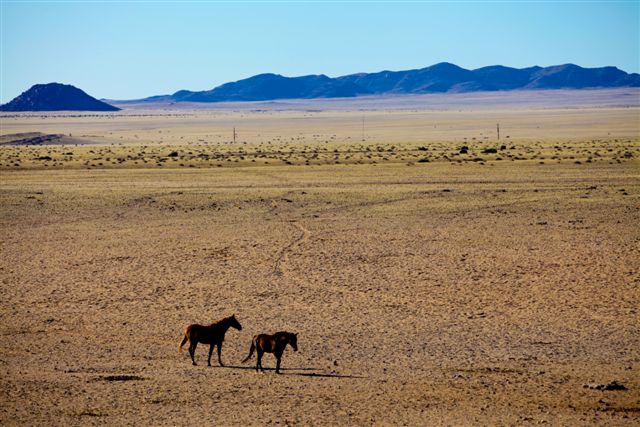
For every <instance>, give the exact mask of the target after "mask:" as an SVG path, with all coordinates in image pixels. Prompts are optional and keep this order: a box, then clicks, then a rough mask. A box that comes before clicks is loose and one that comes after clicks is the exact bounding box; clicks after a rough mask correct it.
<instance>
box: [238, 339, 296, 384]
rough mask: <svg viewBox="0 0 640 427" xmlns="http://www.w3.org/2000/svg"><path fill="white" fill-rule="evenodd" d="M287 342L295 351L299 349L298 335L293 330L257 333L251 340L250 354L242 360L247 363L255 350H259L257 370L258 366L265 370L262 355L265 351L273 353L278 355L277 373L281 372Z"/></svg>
mask: <svg viewBox="0 0 640 427" xmlns="http://www.w3.org/2000/svg"><path fill="white" fill-rule="evenodd" d="M287 344H289V345H290V346H291V348H293V351H298V335H297V334H294V333H291V332H284V331H282V332H276V333H275V334H273V335H268V334H260V335H255V336H254V337H253V340H252V341H251V348H250V349H249V355H248V356H247V357H246V359H244V360H243V361H242V363H245V362H246V361H247V360H249V359H251V356H253V351H254V350H256V351H257V352H258V362H257V363H256V372H258V368H260V371H262V372H264V369H263V368H262V355H263V354H264V353H273V355H274V356H275V357H276V361H277V362H276V374H279V373H280V359H281V358H282V353H284V350H285V348H286V347H287Z"/></svg>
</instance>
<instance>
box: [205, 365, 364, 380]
mask: <svg viewBox="0 0 640 427" xmlns="http://www.w3.org/2000/svg"><path fill="white" fill-rule="evenodd" d="M216 367H217V368H220V369H241V370H245V371H247V370H248V371H255V369H256V368H255V366H240V365H225V366H216ZM264 370H265V371H275V370H276V369H275V368H264ZM287 371H288V372H287ZM299 371H307V372H299ZM280 372H281V374H280V375H291V376H294V375H295V376H299V377H315V378H365V377H363V376H360V375H343V374H338V373H335V372H328V373H327V372H323V369H321V368H280Z"/></svg>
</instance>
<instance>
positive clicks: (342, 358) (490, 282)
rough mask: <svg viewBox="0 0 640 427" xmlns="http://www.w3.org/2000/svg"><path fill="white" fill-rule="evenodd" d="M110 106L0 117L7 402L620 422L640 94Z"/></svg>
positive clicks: (623, 417) (333, 419)
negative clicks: (291, 342)
mask: <svg viewBox="0 0 640 427" xmlns="http://www.w3.org/2000/svg"><path fill="white" fill-rule="evenodd" d="M125 107H126V108H125V110H123V111H122V112H118V113H109V114H92V113H43V114H35V113H28V114H5V115H3V116H2V117H0V123H1V125H2V127H1V132H0V174H1V175H0V176H1V182H0V197H1V199H0V200H1V205H0V223H1V235H0V245H1V246H0V251H1V259H0V277H1V279H2V285H1V287H0V319H1V322H0V331H1V333H2V336H3V345H2V347H1V349H0V424H2V425H94V424H100V425H105V424H106V425H271V424H280V425H372V424H374V425H534V424H535V425H539V424H549V425H630V426H631V425H638V423H639V422H640V328H639V320H638V319H639V306H640V292H639V286H640V280H639V277H640V227H638V224H639V223H640V180H639V178H640V162H639V160H638V159H640V92H638V90H631V89H629V90H622V91H580V92H563V91H556V92H554V91H548V92H540V93H537V92H524V93H510V94H472V95H448V96H447V95H443V96H435V95H434V96H425V97H407V98H402V99H386V100H385V99H383V100H380V99H372V100H366V99H365V100H360V99H359V100H332V101H304V102H302V101H295V102H294V101H291V102H279V103H249V104H229V105H221V104H214V105H209V106H198V105H191V106H176V105H158V106H151V107H150V106H148V105H125ZM497 123H500V127H501V138H500V140H499V141H498V140H497V134H496V124H497ZM234 127H236V132H237V133H236V141H235V143H234V142H233V128H234ZM463 147H466V150H465V149H463ZM233 313H235V315H236V317H237V318H238V319H239V321H240V323H241V324H242V326H243V329H242V331H237V330H235V329H231V330H229V332H228V333H227V336H226V341H225V345H224V350H223V353H222V358H223V361H224V362H225V365H226V366H225V367H219V366H217V360H216V357H215V356H214V358H213V361H212V363H213V367H207V366H206V356H207V346H202V345H201V346H199V347H198V350H197V353H196V358H197V361H198V362H199V364H198V366H192V365H191V363H190V360H189V356H188V353H187V352H186V351H185V352H183V353H179V352H178V344H179V342H180V340H181V338H182V333H183V329H184V327H185V326H186V325H188V324H190V323H202V324H206V323H210V322H212V321H215V320H217V319H219V318H221V317H223V316H228V315H231V314H233ZM278 330H287V331H292V332H297V333H298V335H299V337H298V345H299V351H298V352H293V351H292V350H291V349H288V350H287V351H286V352H285V354H284V357H283V368H284V369H283V374H281V375H276V374H275V373H274V371H273V370H272V369H271V370H267V372H266V373H264V374H258V373H256V372H255V371H254V366H255V365H254V364H255V356H254V359H252V360H251V361H250V362H247V363H246V364H242V363H240V362H241V360H242V359H243V358H244V357H245V356H246V355H247V353H248V350H249V345H250V343H251V337H252V336H253V335H254V334H256V333H260V332H275V331H278ZM264 364H265V365H266V366H268V367H270V368H273V366H274V359H273V357H272V356H271V355H266V356H265V361H264ZM614 382H615V383H614ZM619 384H621V385H622V386H624V388H625V389H624V390H602V389H599V388H602V387H603V386H607V385H609V386H612V385H613V386H612V387H611V388H616V387H615V386H616V385H619Z"/></svg>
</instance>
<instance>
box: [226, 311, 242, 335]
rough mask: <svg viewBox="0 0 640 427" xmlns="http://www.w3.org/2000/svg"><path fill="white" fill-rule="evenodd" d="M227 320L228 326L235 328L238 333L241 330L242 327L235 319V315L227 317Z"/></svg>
mask: <svg viewBox="0 0 640 427" xmlns="http://www.w3.org/2000/svg"><path fill="white" fill-rule="evenodd" d="M228 320H229V326H231V327H233V328H236V329H237V330H239V331H241V330H242V325H241V324H240V322H238V319H236V315H235V314H234V315H232V316H231V317H229V318H228Z"/></svg>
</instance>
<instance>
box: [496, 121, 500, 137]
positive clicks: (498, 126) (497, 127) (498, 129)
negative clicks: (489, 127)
mask: <svg viewBox="0 0 640 427" xmlns="http://www.w3.org/2000/svg"><path fill="white" fill-rule="evenodd" d="M496 130H497V131H498V141H500V123H497V124H496Z"/></svg>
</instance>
